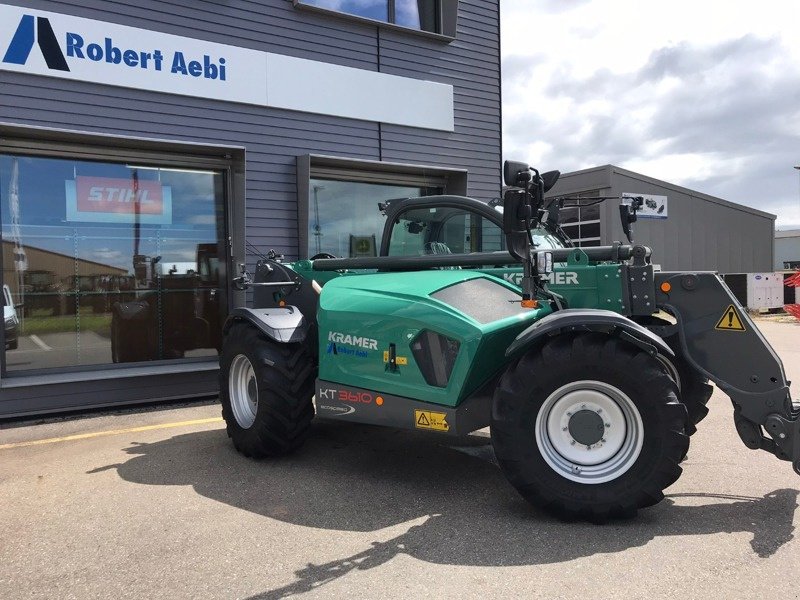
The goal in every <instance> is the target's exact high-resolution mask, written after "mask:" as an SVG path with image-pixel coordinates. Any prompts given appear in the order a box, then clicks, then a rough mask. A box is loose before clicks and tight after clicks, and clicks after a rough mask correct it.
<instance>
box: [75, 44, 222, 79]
mask: <svg viewBox="0 0 800 600" xmlns="http://www.w3.org/2000/svg"><path fill="white" fill-rule="evenodd" d="M67 56H69V57H74V58H79V59H81V60H86V59H88V60H93V61H95V62H99V61H104V62H106V63H109V64H112V65H120V64H121V65H125V66H127V67H138V68H140V69H152V70H154V71H161V70H162V69H164V58H165V56H164V53H163V52H162V51H161V50H159V49H155V50H153V51H152V52H146V51H144V50H133V49H128V50H121V49H120V48H118V47H117V46H115V45H114V41H113V40H112V39H111V38H108V37H107V38H105V39H104V40H103V42H102V44H98V43H94V42H93V43H89V44H87V43H86V41H85V40H84V39H83V36H81V35H79V34H77V33H71V32H67ZM167 62H168V63H169V64H170V67H169V72H170V73H172V74H175V75H191V76H192V77H204V78H205V79H217V78H218V79H219V80H220V81H225V57H220V58H218V59H217V60H216V61H214V60H212V59H211V57H210V56H208V54H204V55H203V58H202V60H188V61H187V59H186V57H185V56H184V53H183V52H181V51H180V50H176V51H175V52H172V59H171V60H169V61H167Z"/></svg>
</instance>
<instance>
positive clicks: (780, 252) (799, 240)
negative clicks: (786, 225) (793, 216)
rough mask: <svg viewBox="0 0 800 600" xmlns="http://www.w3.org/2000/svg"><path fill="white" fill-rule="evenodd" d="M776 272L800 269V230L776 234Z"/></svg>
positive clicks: (777, 232)
mask: <svg viewBox="0 0 800 600" xmlns="http://www.w3.org/2000/svg"><path fill="white" fill-rule="evenodd" d="M774 268H775V270H776V271H781V270H783V269H798V268H800V229H789V230H786V231H776V232H775V264H774Z"/></svg>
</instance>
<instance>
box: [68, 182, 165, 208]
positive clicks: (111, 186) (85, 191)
mask: <svg viewBox="0 0 800 600" xmlns="http://www.w3.org/2000/svg"><path fill="white" fill-rule="evenodd" d="M75 186H76V195H77V201H78V210H79V211H80V212H105V213H115V214H128V215H133V214H136V213H137V212H138V213H140V214H143V215H160V214H162V213H163V212H164V198H163V196H162V194H161V183H160V182H158V181H147V180H145V181H133V180H131V179H110V178H108V177H81V176H78V177H76V178H75Z"/></svg>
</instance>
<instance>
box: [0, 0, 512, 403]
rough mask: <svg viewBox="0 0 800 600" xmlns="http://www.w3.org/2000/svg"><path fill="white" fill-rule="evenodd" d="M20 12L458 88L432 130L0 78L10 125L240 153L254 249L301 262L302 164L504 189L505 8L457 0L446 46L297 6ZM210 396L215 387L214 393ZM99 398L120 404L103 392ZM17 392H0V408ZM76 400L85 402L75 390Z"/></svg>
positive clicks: (143, 0) (97, 6) (73, 1)
mask: <svg viewBox="0 0 800 600" xmlns="http://www.w3.org/2000/svg"><path fill="white" fill-rule="evenodd" d="M12 3H13V4H15V5H18V6H23V7H29V8H33V9H39V10H44V11H53V12H57V13H62V14H70V15H75V16H80V17H85V18H91V19H97V20H102V21H108V22H111V23H117V24H121V25H128V26H131V27H138V28H142V29H149V30H154V31H161V32H165V33H170V34H175V35H180V36H186V37H192V38H198V39H204V40H209V41H213V42H219V43H224V44H230V45H234V46H241V47H246V48H252V49H256V50H261V51H266V52H274V53H279V54H286V55H290V56H296V57H301V58H307V59H312V60H318V61H323V62H330V63H335V64H339V65H344V66H350V67H356V68H360V69H367V70H375V71H382V72H386V73H391V74H396V75H404V76H407V77H414V78H418V79H425V80H432V81H438V82H443V83H449V84H451V85H453V86H454V92H455V93H454V95H455V107H454V108H455V131H453V132H436V131H426V130H421V129H414V128H408V127H400V126H389V125H382V124H378V123H369V122H364V121H355V120H347V119H341V118H336V117H327V116H320V115H313V114H304V113H300V112H293V111H286V110H278V109H271V108H265V107H257V106H249V105H243V104H234V103H224V102H217V101H213V100H206V99H201V98H191V97H185V96H173V95H168V94H160V93H153V92H144V91H138V90H133V89H124V88H115V87H110V86H104V85H97V84H87V83H80V82H74V81H69V80H62V79H57V78H47V77H38V76H30V75H23V74H16V73H9V72H5V71H0V121H3V122H9V123H14V124H20V125H34V126H40V127H51V128H63V129H69V130H77V131H85V132H90V133H104V134H112V135H125V136H135V137H146V138H157V139H164V140H176V141H190V142H199V143H204V144H213V145H230V146H243V147H245V148H246V163H247V164H246V167H247V174H246V237H247V239H248V240H249V241H250V242H252V243H253V244H255V245H256V246H258V247H260V248H263V249H267V248H275V249H276V250H278V251H280V252H282V253H284V254H285V255H286V256H287V257H288V258H295V257H297V255H298V225H299V224H298V197H297V183H296V159H297V156H300V155H307V154H321V155H330V156H341V157H351V158H356V159H365V160H384V161H391V162H402V163H419V164H428V165H433V166H442V167H452V168H460V169H467V170H468V172H469V175H468V190H467V191H468V194H469V195H473V196H475V197H477V198H481V199H485V200H488V199H491V198H494V197H497V196H498V195H499V193H500V162H501V146H500V135H501V122H500V66H499V53H500V38H499V1H498V0H461V2H460V5H459V15H458V33H457V37H456V39H455V41H453V42H451V43H449V44H448V43H446V42H443V41H441V40H435V39H430V38H427V37H424V36H419V35H415V34H413V33H408V34H406V33H403V32H400V31H395V30H389V29H385V28H380V27H378V26H376V25H373V24H369V23H359V22H353V21H351V20H347V19H340V18H336V17H332V16H328V15H323V14H318V13H314V12H309V11H301V10H297V9H295V8H294V6H293V5H292V3H291V0H259V1H255V0H252V1H251V0H227V1H226V2H217V1H209V0H164V1H161V0H137V1H135V2H134V1H128V0H126V1H121V0H120V1H115V0H61V1H57V0H52V1H48V0H15V1H13V2H12ZM408 101H409V102H413V101H414V99H413V98H409V99H408ZM248 258H249V260H248V262H249V263H250V264H251V265H252V263H253V260H254V259H253V257H252V256H251V257H248ZM237 260H241V257H237ZM208 391H209V393H215V392H216V390H215V389H214V387H213V385H212V386H209V387H208ZM147 393H149V394H156V392H155V391H153V390H152V389H149V390H148V392H147ZM103 394H104V395H105V397H107V398H110V400H108V401H109V402H113V401H114V400H113V399H114V397H115V396H114V393H113V392H112V391H109V389H108V387H107V386H106V387H104V388H103ZM10 395H13V393H12V392H11V391H10V390H4V391H3V392H2V394H0V400H7V399H10V397H11V396H10ZM34 396H35V394H34ZM119 397H120V398H122V393H120V395H119ZM125 401H132V400H131V399H130V397H129V396H125ZM74 403H75V406H78V405H80V404H83V403H82V402H81V400H80V399H79V398H78V396H77V395H76V399H75V400H74ZM2 404H3V402H0V414H1V413H2V412H3V409H2ZM67 404H69V403H67ZM67 404H65V403H64V402H63V401H62V403H61V404H60V405H59V408H61V409H64V408H68V406H67Z"/></svg>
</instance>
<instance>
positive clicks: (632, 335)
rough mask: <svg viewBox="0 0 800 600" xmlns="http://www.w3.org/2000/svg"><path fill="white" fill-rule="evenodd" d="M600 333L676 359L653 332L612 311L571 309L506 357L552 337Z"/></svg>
mask: <svg viewBox="0 0 800 600" xmlns="http://www.w3.org/2000/svg"><path fill="white" fill-rule="evenodd" d="M581 331H597V332H601V333H605V334H607V335H613V336H616V337H619V338H620V339H623V340H625V341H627V342H629V343H630V344H633V345H634V346H637V347H639V348H641V349H642V350H644V351H645V352H647V353H648V354H650V355H651V356H656V355H658V354H663V355H665V356H668V357H674V356H675V353H674V352H673V351H672V349H671V348H670V347H669V346H668V345H667V343H666V342H665V341H664V340H662V339H661V338H660V337H658V336H657V335H656V334H655V333H653V332H652V331H648V330H647V329H645V328H644V327H642V326H641V325H639V324H638V323H635V322H634V321H631V320H630V319H628V318H627V317H623V316H622V315H620V314H619V313H615V312H612V311H610V310H599V309H591V308H568V309H564V310H559V311H556V312H554V313H551V314H549V315H547V316H546V317H544V318H543V319H540V320H539V321H536V323H534V324H533V325H531V326H530V327H528V328H527V329H526V330H525V331H523V332H522V333H520V334H519V335H518V336H517V337H516V339H515V340H514V341H513V342H512V343H511V345H510V346H509V347H508V349H507V350H506V356H511V355H512V354H515V353H516V352H518V351H520V350H523V349H528V348H531V347H535V346H537V345H539V344H541V343H543V342H544V341H545V340H546V339H547V338H548V337H550V336H553V335H558V334H561V333H567V332H581Z"/></svg>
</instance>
